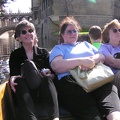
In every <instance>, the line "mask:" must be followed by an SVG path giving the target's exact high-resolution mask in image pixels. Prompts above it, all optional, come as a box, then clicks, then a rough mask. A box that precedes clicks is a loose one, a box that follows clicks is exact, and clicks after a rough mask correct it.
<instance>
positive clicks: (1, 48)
mask: <svg viewBox="0 0 120 120" xmlns="http://www.w3.org/2000/svg"><path fill="white" fill-rule="evenodd" d="M11 33H13V34H11ZM13 35H14V32H13V31H8V32H5V33H4V34H2V35H0V83H2V82H4V80H5V78H6V77H8V76H9V56H10V53H11V51H12V50H14V49H15V48H16V45H17V44H18V43H17V44H16V40H15V39H14V36H13Z"/></svg>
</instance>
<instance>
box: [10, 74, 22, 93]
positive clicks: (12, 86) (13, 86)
mask: <svg viewBox="0 0 120 120" xmlns="http://www.w3.org/2000/svg"><path fill="white" fill-rule="evenodd" d="M19 77H21V76H20V75H18V76H11V77H10V87H11V89H12V90H13V92H16V89H15V86H16V85H18V84H17V83H15V79H16V78H19Z"/></svg>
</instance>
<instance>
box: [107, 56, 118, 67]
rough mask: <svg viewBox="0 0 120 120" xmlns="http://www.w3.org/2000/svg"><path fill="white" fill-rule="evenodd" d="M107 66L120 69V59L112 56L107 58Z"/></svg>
mask: <svg viewBox="0 0 120 120" xmlns="http://www.w3.org/2000/svg"><path fill="white" fill-rule="evenodd" d="M105 64H107V65H109V66H111V67H114V68H120V59H116V58H114V57H113V56H112V55H109V56H106V57H105Z"/></svg>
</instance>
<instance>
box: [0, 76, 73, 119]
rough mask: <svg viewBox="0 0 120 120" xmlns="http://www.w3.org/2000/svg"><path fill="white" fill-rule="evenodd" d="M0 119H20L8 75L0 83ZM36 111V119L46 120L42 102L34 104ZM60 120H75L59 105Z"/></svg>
mask: <svg viewBox="0 0 120 120" xmlns="http://www.w3.org/2000/svg"><path fill="white" fill-rule="evenodd" d="M0 107H1V108H0V109H1V110H0V120H22V119H20V116H21V114H20V112H19V109H18V107H17V105H16V104H15V101H14V100H13V97H12V93H11V88H10V85H9V76H8V77H7V78H6V79H5V80H4V81H3V83H1V84H0ZM35 107H36V111H37V113H38V120H48V116H47V113H46V111H45V109H44V107H43V105H42V104H39V105H38V104H36V105H35ZM59 108H60V111H59V112H60V120H75V118H73V116H72V115H71V114H70V113H69V112H68V111H67V110H65V109H63V108H62V107H61V106H59Z"/></svg>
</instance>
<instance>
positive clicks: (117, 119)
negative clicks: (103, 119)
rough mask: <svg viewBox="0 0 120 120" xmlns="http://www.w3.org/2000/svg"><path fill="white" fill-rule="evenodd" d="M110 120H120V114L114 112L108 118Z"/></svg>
mask: <svg viewBox="0 0 120 120" xmlns="http://www.w3.org/2000/svg"><path fill="white" fill-rule="evenodd" d="M107 119H108V120H120V112H119V111H114V112H112V113H110V114H109V115H108V116H107Z"/></svg>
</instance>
